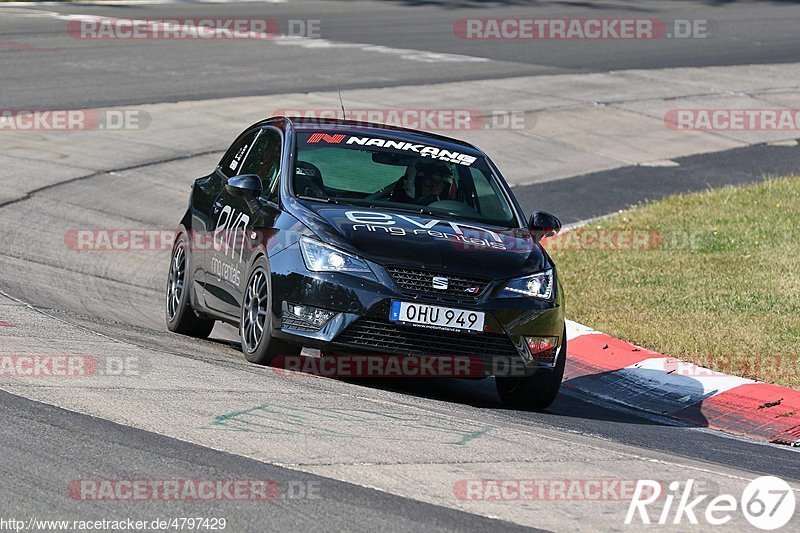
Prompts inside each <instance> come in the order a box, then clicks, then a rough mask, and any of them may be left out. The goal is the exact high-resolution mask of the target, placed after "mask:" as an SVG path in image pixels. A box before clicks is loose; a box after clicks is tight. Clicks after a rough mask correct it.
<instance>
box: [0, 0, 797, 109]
mask: <svg viewBox="0 0 800 533" xmlns="http://www.w3.org/2000/svg"><path fill="white" fill-rule="evenodd" d="M9 9H16V10H17V11H18V12H20V13H24V14H25V15H26V16H24V17H23V16H4V17H2V18H0V35H2V36H3V42H2V43H0V50H2V51H3V52H4V53H3V94H2V105H3V107H4V108H6V109H19V108H29V107H34V108H36V107H38V106H42V105H46V106H47V108H48V109H58V108H80V107H100V106H110V105H130V104H136V103H151V102H170V101H180V100H193V99H208V98H220V97H226V96H243V95H261V94H271V93H273V94H274V93H286V92H296V91H299V92H311V91H322V90H324V91H329V90H335V88H336V84H337V83H339V84H340V85H341V88H342V89H343V90H344V91H345V93H346V90H347V89H348V88H355V87H387V86H396V85H410V84H423V83H438V82H444V81H459V80H474V79H486V78H495V77H510V76H524V75H536V74H553V73H574V72H605V71H609V70H621V69H632V68H663V67H686V66H689V67H692V66H709V65H741V64H751V63H754V64H758V63H781V62H792V61H796V60H797V50H798V48H800V36H798V34H797V31H796V28H797V27H798V26H800V10H798V4H797V3H796V2H717V1H708V2H697V1H691V2H679V1H675V2H668V1H655V2H652V1H643V2H619V1H613V0H612V1H605V2H570V1H558V0H555V1H550V2H540V1H535V0H530V1H526V0H516V1H514V0H508V1H503V0H501V1H498V2H485V3H484V2H477V1H466V0H465V1H441V2H438V1H435V0H430V1H426V0H395V1H392V0H389V1H385V2H376V1H370V0H356V1H350V2H335V1H331V2H327V1H321V2H320V1H292V2H288V3H285V4H261V3H249V4H230V3H226V4H211V5H206V4H170V5H161V6H133V5H124V6H118V7H105V6H63V7H61V6H58V7H35V8H30V9H27V8H9ZM48 13H58V14H92V15H99V16H108V17H118V18H127V19H167V18H170V19H172V18H174V19H196V18H215V17H224V18H273V19H275V20H277V21H278V22H279V23H280V25H281V31H282V32H288V21H289V20H318V21H320V34H321V37H322V38H323V39H325V40H327V41H330V42H331V43H338V44H339V45H344V44H348V43H349V44H361V45H366V46H369V45H379V46H383V47H386V48H388V49H414V50H423V51H427V52H433V53H438V54H453V55H456V56H460V57H453V58H451V59H450V60H447V61H434V62H428V61H424V60H420V61H399V60H397V58H396V55H393V54H391V53H375V52H374V51H368V50H364V49H363V48H364V47H352V46H351V47H348V48H344V47H342V46H334V45H331V46H329V47H319V46H316V47H314V48H304V47H303V46H297V45H286V44H278V43H277V42H246V41H216V42H215V41H206V42H202V43H197V42H186V41H175V40H162V41H146V42H143V41H137V42H133V43H132V42H131V41H113V40H107V41H97V40H81V39H75V38H73V37H70V35H69V34H68V33H67V31H66V28H67V21H66V20H62V19H56V18H53V17H52V16H49V15H48ZM531 16H536V17H537V18H547V17H571V18H577V17H598V18H603V17H639V18H654V19H663V20H664V21H666V22H667V23H669V24H671V23H672V21H674V20H676V19H678V20H702V21H707V24H706V27H707V29H706V37H705V38H702V39H701V38H696V39H655V40H645V41H636V42H630V41H628V42H625V41H614V40H608V41H596V40H594V41H564V40H549V41H537V42H536V43H535V46H532V45H531V42H529V41H509V40H502V41H487V40H466V39H460V38H457V37H455V36H454V34H453V24H454V21H456V20H458V19H461V18H471V17H479V18H480V17H509V18H513V17H531ZM26 47H27V48H26ZM54 57H58V61H53V58H54ZM476 60H477V61H476ZM55 80H58V81H57V82H56V81H55Z"/></svg>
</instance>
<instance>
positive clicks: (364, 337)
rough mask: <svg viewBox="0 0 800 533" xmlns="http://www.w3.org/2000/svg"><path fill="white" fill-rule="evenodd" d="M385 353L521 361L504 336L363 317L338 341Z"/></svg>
mask: <svg viewBox="0 0 800 533" xmlns="http://www.w3.org/2000/svg"><path fill="white" fill-rule="evenodd" d="M334 342H336V343H337V344H346V345H349V346H356V347H360V348H366V349H370V350H375V351H378V352H379V353H382V352H381V351H382V350H385V351H387V352H389V353H400V354H409V355H452V356H462V355H463V356H473V357H481V358H490V357H493V356H501V357H511V358H515V359H516V358H518V357H519V356H518V354H517V350H516V348H515V347H514V344H513V343H512V342H511V339H509V338H508V336H506V335H504V334H500V333H473V334H470V333H458V332H453V331H442V330H434V329H426V328H417V327H412V326H403V325H398V324H393V323H391V322H384V321H381V320H376V319H374V318H366V317H364V318H359V319H358V320H356V321H355V322H353V323H352V324H351V325H350V326H349V327H348V328H347V329H346V330H344V332H342V333H341V334H340V335H339V336H338V337H337V338H336V340H335V341H334Z"/></svg>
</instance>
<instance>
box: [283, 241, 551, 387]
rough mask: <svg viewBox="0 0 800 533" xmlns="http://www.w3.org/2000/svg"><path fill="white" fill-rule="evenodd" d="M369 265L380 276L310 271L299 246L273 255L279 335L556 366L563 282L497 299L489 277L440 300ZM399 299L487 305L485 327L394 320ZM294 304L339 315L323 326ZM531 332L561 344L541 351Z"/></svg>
mask: <svg viewBox="0 0 800 533" xmlns="http://www.w3.org/2000/svg"><path fill="white" fill-rule="evenodd" d="M370 266H371V267H372V269H373V271H374V273H375V279H366V278H364V277H356V276H352V275H349V274H343V273H334V272H311V271H308V270H307V269H306V267H305V264H304V262H303V259H302V256H301V253H300V250H299V247H298V246H292V247H289V248H287V249H285V250H283V251H281V252H279V253H278V254H276V255H274V256H272V257H271V258H270V267H271V270H272V291H273V292H272V296H273V297H272V301H273V309H272V313H273V317H272V318H273V325H274V331H273V335H274V336H275V337H277V338H281V339H284V340H287V341H290V342H294V343H297V344H302V345H304V346H308V347H312V348H319V349H321V350H323V351H327V352H333V353H348V354H350V353H353V354H363V353H370V354H402V355H417V356H459V357H464V356H466V357H470V358H479V359H481V360H483V361H484V362H485V363H486V364H487V365H491V366H490V367H488V366H487V368H492V369H496V368H501V369H502V368H514V369H520V368H522V369H523V372H524V373H526V374H529V373H534V372H536V371H539V370H543V369H550V368H552V367H553V366H555V363H556V357H557V356H558V354H559V353H560V347H561V344H562V343H563V341H564V339H563V335H564V310H563V305H562V295H561V287H560V286H557V288H556V294H555V296H554V299H553V301H552V302H546V301H541V300H536V299H532V298H503V299H497V298H493V295H494V294H495V293H496V292H497V291H498V290H499V289H500V287H499V286H497V284H495V283H490V285H489V286H488V287H486V289H484V290H483V292H482V293H481V295H480V297H478V298H476V299H475V300H474V301H472V300H470V301H463V302H461V303H460V304H459V303H454V302H452V301H447V302H442V301H438V300H437V299H436V296H435V295H430V294H412V293H410V292H409V291H407V290H403V289H402V288H401V287H400V286H399V285H398V284H397V283H396V282H395V279H394V278H393V277H392V276H391V275H390V273H389V271H388V270H387V269H386V268H384V267H382V266H381V265H377V264H374V263H370ZM392 300H401V301H416V302H420V303H429V304H432V305H440V306H445V307H453V308H461V309H470V310H475V311H482V312H484V313H485V322H484V331H483V332H475V333H471V332H453V331H443V330H434V329H428V328H421V327H415V326H408V325H404V324H398V323H394V322H391V321H390V320H389V308H390V305H391V302H392ZM468 300H469V299H468ZM289 303H291V304H299V305H307V306H313V307H316V308H321V309H325V310H329V311H334V312H335V313H336V314H335V315H334V316H333V318H331V319H330V320H328V322H327V323H325V324H324V326H322V327H319V326H316V325H314V324H311V323H309V322H307V321H303V320H302V319H299V317H297V316H295V315H293V314H292V313H291V312H290V309H291V307H290V306H289V305H288V304H289ZM526 336H527V337H537V336H539V337H556V338H558V343H557V347H556V348H555V349H554V351H553V353H551V354H549V355H548V354H537V356H535V357H534V356H532V355H531V353H530V350H529V349H528V347H527V344H526V341H525V337H526ZM493 373H496V372H493Z"/></svg>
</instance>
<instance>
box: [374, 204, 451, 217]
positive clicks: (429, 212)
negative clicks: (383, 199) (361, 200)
mask: <svg viewBox="0 0 800 533" xmlns="http://www.w3.org/2000/svg"><path fill="white" fill-rule="evenodd" d="M375 207H382V208H384V209H395V210H397V211H405V212H407V213H418V214H420V215H430V216H433V217H435V216H438V215H440V214H441V213H434V212H433V211H432V210H430V209H425V208H424V207H395V206H393V205H392V206H388V205H378V204H371V205H370V206H369V208H370V209H372V208H375Z"/></svg>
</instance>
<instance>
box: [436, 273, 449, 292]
mask: <svg viewBox="0 0 800 533" xmlns="http://www.w3.org/2000/svg"><path fill="white" fill-rule="evenodd" d="M449 284H450V280H449V279H447V278H443V277H439V276H434V277H433V288H434V289H438V290H440V291H446V290H447V288H448V287H449Z"/></svg>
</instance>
